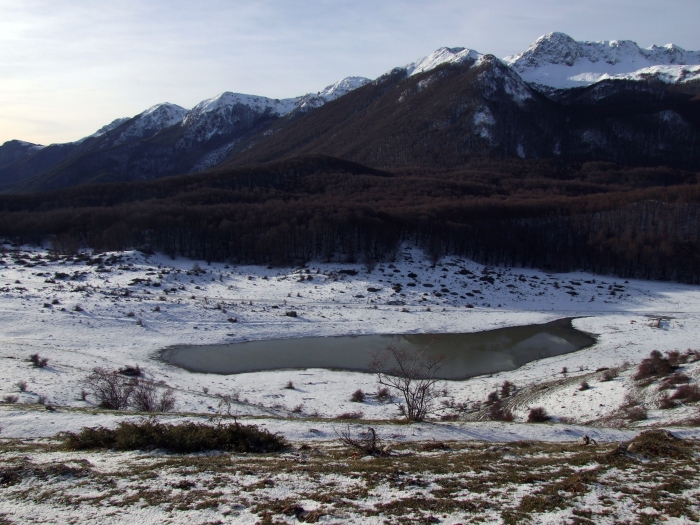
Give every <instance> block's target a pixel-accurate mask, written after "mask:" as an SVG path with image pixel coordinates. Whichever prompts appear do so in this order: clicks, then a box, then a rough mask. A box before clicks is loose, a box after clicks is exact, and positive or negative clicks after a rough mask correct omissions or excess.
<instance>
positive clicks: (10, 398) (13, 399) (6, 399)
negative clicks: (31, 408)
mask: <svg viewBox="0 0 700 525" xmlns="http://www.w3.org/2000/svg"><path fill="white" fill-rule="evenodd" d="M17 401H19V397H17V396H15V395H12V394H10V395H7V396H5V397H4V398H3V402H4V403H7V404H8V405H11V404H13V403H16V402H17Z"/></svg>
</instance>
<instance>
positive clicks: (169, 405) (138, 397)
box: [131, 380, 175, 412]
mask: <svg viewBox="0 0 700 525" xmlns="http://www.w3.org/2000/svg"><path fill="white" fill-rule="evenodd" d="M131 406H133V407H134V408H135V409H136V410H140V411H141V412H170V411H171V410H173V409H174V408H175V396H174V394H173V390H172V389H171V388H168V389H166V390H164V391H163V392H162V393H161V394H160V396H158V388H157V387H156V385H154V384H153V383H152V382H151V381H144V380H141V381H136V382H135V384H134V390H133V393H132V399H131Z"/></svg>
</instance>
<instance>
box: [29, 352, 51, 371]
mask: <svg viewBox="0 0 700 525" xmlns="http://www.w3.org/2000/svg"><path fill="white" fill-rule="evenodd" d="M29 362H30V363H31V364H32V366H33V367H34V368H45V367H46V366H47V365H48V364H49V358H48V357H41V356H40V355H39V354H32V355H30V356H29Z"/></svg>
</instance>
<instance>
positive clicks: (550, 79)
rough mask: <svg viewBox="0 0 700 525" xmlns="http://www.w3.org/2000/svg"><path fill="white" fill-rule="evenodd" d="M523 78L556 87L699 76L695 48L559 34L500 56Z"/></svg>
mask: <svg viewBox="0 0 700 525" xmlns="http://www.w3.org/2000/svg"><path fill="white" fill-rule="evenodd" d="M503 61H504V62H506V63H507V64H509V65H510V66H511V67H512V68H513V69H515V70H516V71H517V72H518V73H519V74H520V76H521V77H522V78H523V79H524V80H525V81H527V82H531V83H534V84H538V85H543V86H547V87H550V88H556V89H566V88H571V87H578V86H587V85H590V84H594V83H596V82H599V81H601V80H605V79H633V80H641V79H643V78H648V77H649V76H655V77H656V78H658V79H659V80H662V81H665V82H677V81H683V82H685V81H688V80H691V79H693V78H700V52H697V51H686V50H684V49H682V48H680V47H678V46H676V45H674V44H667V45H665V46H651V47H648V48H646V49H643V48H640V47H639V46H638V45H637V44H636V43H635V42H633V41H631V40H606V41H600V42H588V41H582V42H579V41H576V40H574V39H573V38H571V37H570V36H568V35H566V34H564V33H549V34H547V35H544V36H541V37H540V38H538V39H537V40H536V41H535V42H534V43H533V44H532V45H531V46H530V47H529V48H528V49H527V50H526V51H524V52H523V53H520V54H518V55H511V56H507V57H505V58H504V59H503Z"/></svg>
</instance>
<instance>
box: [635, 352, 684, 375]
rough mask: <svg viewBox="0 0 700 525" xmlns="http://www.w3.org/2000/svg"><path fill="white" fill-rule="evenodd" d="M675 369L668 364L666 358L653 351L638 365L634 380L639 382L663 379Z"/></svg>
mask: <svg viewBox="0 0 700 525" xmlns="http://www.w3.org/2000/svg"><path fill="white" fill-rule="evenodd" d="M675 369H676V367H675V366H673V365H672V364H671V363H670V361H669V360H668V358H666V357H663V356H662V355H661V352H659V351H658V350H654V351H652V352H651V354H649V357H647V358H646V359H643V360H642V362H641V363H639V366H638V367H637V373H636V374H635V376H634V379H635V380H636V381H639V380H641V379H648V378H651V377H664V376H667V375H669V374H671V373H672V372H673V371H674V370H675Z"/></svg>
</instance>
